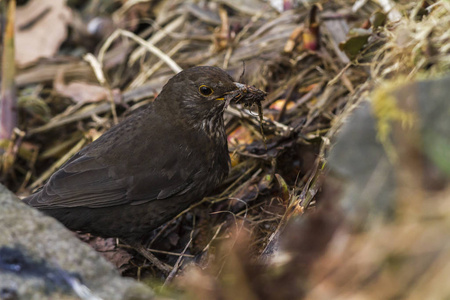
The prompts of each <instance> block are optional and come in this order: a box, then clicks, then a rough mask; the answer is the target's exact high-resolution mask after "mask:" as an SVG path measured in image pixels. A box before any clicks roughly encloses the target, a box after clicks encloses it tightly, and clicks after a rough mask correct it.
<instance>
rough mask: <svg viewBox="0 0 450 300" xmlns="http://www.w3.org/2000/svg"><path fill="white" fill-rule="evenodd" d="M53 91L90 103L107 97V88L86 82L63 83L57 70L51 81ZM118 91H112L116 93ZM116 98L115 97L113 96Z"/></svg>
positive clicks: (61, 76)
mask: <svg viewBox="0 0 450 300" xmlns="http://www.w3.org/2000/svg"><path fill="white" fill-rule="evenodd" d="M53 87H54V88H55V91H56V92H58V93H59V94H61V95H63V96H65V97H69V98H72V99H73V101H74V102H77V103H78V102H81V103H92V102H99V101H102V100H105V99H108V96H109V90H108V89H107V88H104V87H102V86H99V85H94V84H90V83H86V82H71V83H69V84H67V85H66V84H65V83H64V79H63V73H62V72H58V73H57V74H56V77H55V80H54V82H53ZM117 92H118V91H113V93H116V94H117ZM114 98H116V97H114Z"/></svg>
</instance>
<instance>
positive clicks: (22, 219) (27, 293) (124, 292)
mask: <svg viewBox="0 0 450 300" xmlns="http://www.w3.org/2000/svg"><path fill="white" fill-rule="evenodd" d="M153 298H154V294H153V292H152V290H151V289H150V288H149V287H147V286H145V285H143V284H141V283H139V282H136V281H135V280H133V279H129V278H123V277H121V276H120V275H119V273H118V271H117V270H116V269H115V268H114V267H113V266H112V264H110V263H109V262H107V261H106V260H105V259H104V258H103V257H101V255H100V254H99V253H97V252H96V251H95V250H93V249H92V248H90V247H89V246H88V245H86V244H84V243H83V242H81V241H80V240H78V239H77V238H76V237H75V236H74V234H73V233H72V232H70V231H69V230H67V229H66V228H65V227H64V226H63V225H61V224H59V223H58V222H57V221H56V220H54V219H52V218H50V217H47V216H44V215H43V214H42V213H40V212H38V211H36V210H34V209H32V208H30V207H28V206H26V205H25V204H23V203H21V202H20V200H19V199H18V198H17V197H16V196H14V195H13V194H12V193H11V192H9V191H8V190H7V189H6V188H5V187H4V186H2V185H0V299H27V300H28V299H108V300H111V299H153Z"/></svg>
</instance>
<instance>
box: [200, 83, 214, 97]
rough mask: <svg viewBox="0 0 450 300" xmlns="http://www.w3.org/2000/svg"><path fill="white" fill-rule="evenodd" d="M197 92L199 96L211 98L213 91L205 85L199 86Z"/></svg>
mask: <svg viewBox="0 0 450 300" xmlns="http://www.w3.org/2000/svg"><path fill="white" fill-rule="evenodd" d="M198 90H199V91H200V94H202V95H203V96H211V95H212V93H214V91H213V89H212V88H210V87H209V86H206V85H204V84H203V85H201V86H200V87H199V88H198Z"/></svg>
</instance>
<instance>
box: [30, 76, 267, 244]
mask: <svg viewBox="0 0 450 300" xmlns="http://www.w3.org/2000/svg"><path fill="white" fill-rule="evenodd" d="M264 95H265V93H264V92H262V91H260V90H257V89H255V88H253V87H248V86H246V85H243V84H240V83H236V82H234V80H233V79H232V78H231V77H230V76H229V75H228V74H227V73H225V72H224V71H223V70H221V69H219V68H216V67H194V68H191V69H188V70H185V71H183V72H180V73H179V74H177V75H175V76H174V77H172V78H171V79H170V80H169V81H168V83H167V84H166V85H165V86H164V87H163V89H162V91H161V93H160V94H159V96H158V97H157V98H156V99H155V101H154V102H153V103H152V104H150V105H149V106H148V107H147V108H145V109H143V110H142V111H140V112H138V113H136V114H135V115H132V116H131V117H130V118H128V119H126V120H125V121H123V122H121V123H119V124H118V125H116V126H114V127H112V128H111V129H110V130H108V131H107V132H106V133H104V134H103V135H102V136H101V137H100V138H98V139H97V140H96V141H94V142H93V143H91V144H89V145H88V146H87V147H85V148H84V149H82V150H81V151H80V152H78V153H77V154H76V155H74V156H73V157H72V158H71V159H70V160H69V161H67V162H66V163H65V164H64V165H63V166H62V167H61V168H60V169H59V170H58V171H56V172H55V173H54V174H53V175H52V176H51V177H50V179H49V180H48V182H47V183H46V184H45V185H44V186H43V187H42V188H41V189H40V190H39V191H38V192H36V193H35V194H33V195H31V196H29V197H27V198H25V199H24V201H25V202H26V203H27V204H28V205H31V206H33V207H36V208H38V209H39V210H41V211H43V212H45V213H46V214H48V215H50V216H52V217H54V218H56V219H58V220H59V221H60V222H61V223H63V224H64V225H65V226H66V227H68V228H69V229H71V230H77V231H82V232H89V233H92V234H94V235H98V236H102V237H118V238H121V239H124V240H125V241H134V242H138V241H139V242H140V241H141V239H142V238H143V237H144V236H146V235H147V234H148V233H149V232H150V231H151V230H152V229H155V228H156V227H158V226H160V225H161V224H163V223H164V222H166V221H168V220H170V219H171V218H173V217H174V216H176V215H177V214H178V213H180V212H181V211H183V210H184V209H185V208H187V207H188V206H189V205H190V204H192V203H193V202H195V201H199V200H201V199H202V198H203V197H204V196H206V195H207V194H208V193H210V192H211V191H212V190H213V189H214V188H215V187H217V185H218V184H219V183H220V182H221V181H222V180H223V179H224V178H225V177H226V176H227V174H228V170H229V155H228V148H227V139H226V138H227V137H226V134H225V128H224V120H223V111H224V107H225V104H226V102H229V101H230V100H233V99H234V100H237V99H240V100H241V101H243V102H244V103H245V99H246V97H247V96H248V98H249V99H251V100H249V101H253V102H254V101H255V99H257V100H258V101H260V100H262V99H263V98H264ZM231 98H233V99H231Z"/></svg>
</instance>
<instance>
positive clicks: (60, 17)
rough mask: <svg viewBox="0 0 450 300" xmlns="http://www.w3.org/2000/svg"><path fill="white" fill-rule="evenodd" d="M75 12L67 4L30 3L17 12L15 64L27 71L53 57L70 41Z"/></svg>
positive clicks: (42, 0)
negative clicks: (46, 58)
mask: <svg viewBox="0 0 450 300" xmlns="http://www.w3.org/2000/svg"><path fill="white" fill-rule="evenodd" d="M71 20H72V11H71V10H70V8H69V7H67V6H66V1H64V0H39V1H38V0H30V1H29V2H28V3H27V4H26V5H25V6H20V7H18V8H17V11H16V26H15V27H16V40H15V44H16V63H17V64H18V65H19V66H21V67H25V66H28V65H30V64H32V63H34V62H35V61H37V60H38V59H39V58H42V57H52V56H54V55H55V53H56V52H57V51H58V49H59V46H60V45H61V43H62V42H63V41H64V40H65V39H66V37H67V24H68V23H70V22H71Z"/></svg>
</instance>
